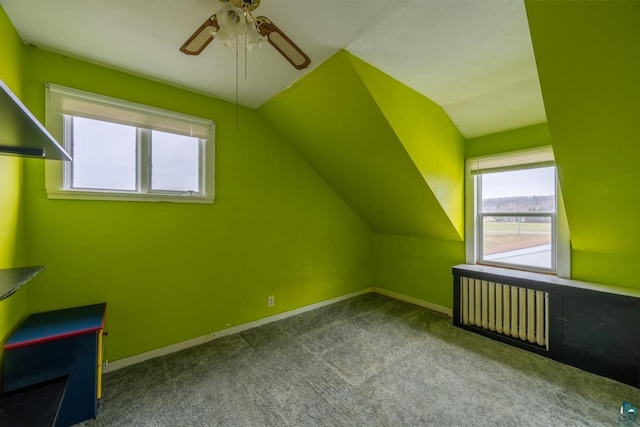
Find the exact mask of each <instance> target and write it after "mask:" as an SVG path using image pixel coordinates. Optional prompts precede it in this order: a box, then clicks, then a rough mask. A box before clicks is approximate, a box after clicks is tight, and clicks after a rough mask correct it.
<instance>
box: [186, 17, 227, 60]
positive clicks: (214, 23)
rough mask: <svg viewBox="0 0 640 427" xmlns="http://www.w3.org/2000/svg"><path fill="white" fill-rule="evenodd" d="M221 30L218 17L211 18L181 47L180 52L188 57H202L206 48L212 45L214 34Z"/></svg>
mask: <svg viewBox="0 0 640 427" xmlns="http://www.w3.org/2000/svg"><path fill="white" fill-rule="evenodd" d="M219 28H220V25H219V24H218V19H217V18H216V15H213V16H211V18H209V19H207V20H206V21H204V24H202V25H201V26H200V28H198V29H197V30H196V31H195V33H193V34H192V35H191V37H189V38H188V39H187V41H186V42H184V44H183V45H182V46H181V47H180V51H181V52H182V53H186V54H187V55H200V53H201V52H202V51H203V50H204V48H205V47H207V45H208V44H209V43H211V40H213V33H214V32H216V31H218V29H219Z"/></svg>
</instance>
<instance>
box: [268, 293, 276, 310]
mask: <svg viewBox="0 0 640 427" xmlns="http://www.w3.org/2000/svg"><path fill="white" fill-rule="evenodd" d="M267 305H268V306H269V307H273V306H274V305H276V301H275V299H274V298H273V295H271V296H270V297H269V298H267Z"/></svg>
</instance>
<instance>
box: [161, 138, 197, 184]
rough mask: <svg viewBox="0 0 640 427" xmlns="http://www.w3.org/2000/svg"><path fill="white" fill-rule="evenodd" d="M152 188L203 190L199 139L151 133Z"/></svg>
mask: <svg viewBox="0 0 640 427" xmlns="http://www.w3.org/2000/svg"><path fill="white" fill-rule="evenodd" d="M151 165H152V166H151V189H152V190H164V191H194V192H199V191H200V177H199V170H200V140H199V139H198V138H192V137H189V136H183V135H175V134H172V133H166V132H159V131H155V130H154V131H152V132H151Z"/></svg>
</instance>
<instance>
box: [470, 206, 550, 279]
mask: <svg viewBox="0 0 640 427" xmlns="http://www.w3.org/2000/svg"><path fill="white" fill-rule="evenodd" d="M482 219H483V221H482V231H483V233H482V252H483V253H482V259H483V260H484V261H489V262H497V263H505V264H515V265H521V266H530V267H536V268H543V269H551V268H552V267H553V264H552V250H551V243H552V228H551V221H552V217H551V216H548V217H547V216H544V217H526V216H525V217H522V216H483V218H482Z"/></svg>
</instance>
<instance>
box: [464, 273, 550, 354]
mask: <svg viewBox="0 0 640 427" xmlns="http://www.w3.org/2000/svg"><path fill="white" fill-rule="evenodd" d="M460 282H461V283H460V285H461V292H460V298H461V304H460V310H461V311H462V312H461V313H460V321H461V323H462V324H464V325H471V326H477V327H480V328H483V329H487V330H489V331H492V332H497V333H499V334H502V335H506V336H509V337H513V338H516V339H520V340H522V341H526V342H529V343H531V344H535V345H539V346H541V347H545V348H546V349H547V350H548V349H549V343H548V324H549V318H548V317H549V313H548V312H549V296H548V293H547V292H543V291H539V290H535V289H527V288H521V287H518V286H511V285H507V284H504V283H494V282H490V281H487V280H479V279H472V278H469V277H461V280H460Z"/></svg>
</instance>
